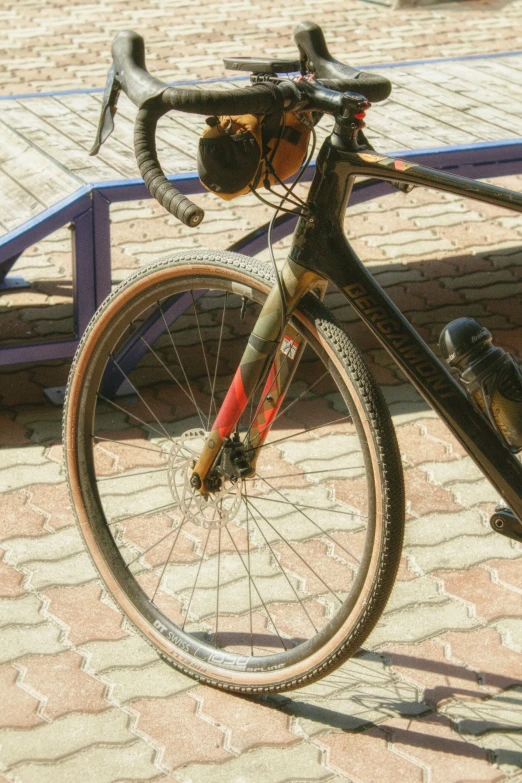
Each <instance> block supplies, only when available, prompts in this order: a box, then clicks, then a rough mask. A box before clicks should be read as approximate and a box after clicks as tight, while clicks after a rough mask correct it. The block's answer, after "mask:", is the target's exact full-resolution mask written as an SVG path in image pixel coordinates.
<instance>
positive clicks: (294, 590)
mask: <svg viewBox="0 0 522 783" xmlns="http://www.w3.org/2000/svg"><path fill="white" fill-rule="evenodd" d="M247 503H248V504H249V505H250V506H252V508H253V509H255V510H256V512H257V513H258V514H259V516H260V517H261V519H263V520H264V521H265V522H266V523H267V525H269V526H270V527H271V528H272V530H274V529H275V528H274V527H273V526H272V525H271V524H270V522H269V521H268V520H267V518H266V517H265V516H264V515H263V514H262V513H261V512H260V511H259V509H257V508H256V507H255V505H254V504H253V503H252V501H251V500H248V501H247ZM252 519H254V517H253V516H252ZM254 522H256V520H255V519H254ZM256 525H257V529H258V530H259V532H260V533H261V535H262V536H263V540H264V542H265V544H266V545H267V547H268V548H269V549H270V552H271V553H272V557H273V558H274V560H275V562H276V563H277V565H278V566H279V569H280V571H281V573H282V574H283V576H284V577H285V579H286V581H287V582H288V584H289V585H290V588H291V590H292V592H293V594H294V595H295V597H296V598H297V600H298V601H299V604H300V606H301V608H302V610H303V612H304V613H305V614H306V616H307V617H308V619H309V620H310V623H311V625H312V628H313V629H314V631H315V632H316V633H317V628H316V625H315V623H314V621H313V620H312V618H311V617H310V615H309V613H308V610H307V609H306V607H305V605H304V604H303V601H302V599H301V598H300V596H299V594H298V592H297V590H296V589H295V587H294V586H293V584H292V582H291V580H290V577H289V576H288V574H287V573H286V571H285V569H284V568H283V566H282V565H281V563H280V562H279V560H278V559H277V557H276V554H275V552H274V550H273V549H272V546H271V545H270V542H269V541H268V539H267V537H266V536H265V534H264V533H263V530H262V528H261V525H260V524H259V522H256ZM276 532H277V531H276ZM296 554H297V552H296ZM298 557H299V555H298ZM302 559H303V558H301V560H302ZM303 562H305V561H304V560H303ZM326 587H327V589H329V588H328V586H326Z"/></svg>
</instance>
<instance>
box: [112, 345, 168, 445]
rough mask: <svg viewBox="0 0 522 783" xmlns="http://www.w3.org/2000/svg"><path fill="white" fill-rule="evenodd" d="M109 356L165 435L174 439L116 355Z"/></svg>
mask: <svg viewBox="0 0 522 783" xmlns="http://www.w3.org/2000/svg"><path fill="white" fill-rule="evenodd" d="M109 356H110V358H111V361H113V362H114V364H115V365H116V367H117V368H118V370H119V371H120V372H121V374H122V375H123V377H124V378H125V380H126V381H127V383H128V384H130V386H132V388H133V389H134V391H135V392H136V394H137V395H138V397H139V398H140V400H141V401H142V403H143V404H144V405H145V407H146V408H147V410H148V411H149V413H150V414H151V416H153V417H154V420H155V421H156V422H157V424H159V426H160V427H161V429H162V430H163V432H164V433H165V437H166V438H168V439H169V440H172V438H171V437H170V435H169V433H168V432H167V430H166V429H165V427H164V426H163V424H162V423H161V421H160V420H159V419H158V417H157V416H156V414H155V413H154V411H153V410H152V408H151V407H150V405H149V404H148V403H147V402H146V401H145V400H144V399H143V397H142V396H141V394H140V393H139V391H138V389H137V387H136V386H135V385H134V384H133V383H132V381H131V380H130V378H129V376H128V375H126V374H125V372H124V371H123V370H122V369H121V367H120V365H119V364H118V362H117V361H116V359H115V358H114V356H113V355H112V354H109Z"/></svg>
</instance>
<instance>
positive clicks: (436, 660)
mask: <svg viewBox="0 0 522 783" xmlns="http://www.w3.org/2000/svg"><path fill="white" fill-rule="evenodd" d="M385 654H386V657H387V658H389V660H390V662H391V665H392V667H393V669H394V670H395V671H396V672H397V673H398V674H399V675H400V676H401V677H406V678H407V679H408V680H411V681H412V682H415V683H417V684H419V685H421V686H422V687H423V688H424V690H423V691H421V693H422V699H423V701H425V702H426V703H427V704H429V705H430V707H436V706H437V705H438V704H439V703H440V702H443V701H446V700H447V699H451V698H462V696H474V695H476V696H477V697H485V696H487V695H488V694H489V693H490V691H491V687H493V682H492V681H490V680H488V686H487V687H486V686H485V685H484V684H483V683H481V682H480V680H481V675H480V674H479V673H478V672H477V671H475V670H474V669H472V668H469V667H468V666H465V665H464V664H459V663H456V662H454V661H453V660H452V658H451V656H450V655H449V653H448V647H447V645H444V644H442V643H441V642H440V640H437V639H435V640H429V641H426V642H421V643H420V644H415V645H412V644H395V645H391V646H388V647H387V648H386V651H385Z"/></svg>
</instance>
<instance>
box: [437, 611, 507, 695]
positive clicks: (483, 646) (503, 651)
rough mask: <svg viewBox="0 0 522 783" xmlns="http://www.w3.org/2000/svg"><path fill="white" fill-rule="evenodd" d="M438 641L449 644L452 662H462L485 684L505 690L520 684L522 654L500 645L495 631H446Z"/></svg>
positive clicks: (490, 629) (499, 636) (485, 629)
mask: <svg viewBox="0 0 522 783" xmlns="http://www.w3.org/2000/svg"><path fill="white" fill-rule="evenodd" d="M519 624H520V623H519ZM441 640H442V641H443V642H445V643H448V644H449V645H450V649H451V658H452V660H454V661H460V662H465V663H466V664H467V665H468V666H471V667H473V669H474V670H475V671H477V672H480V674H481V677H482V681H483V682H484V683H485V684H486V685H492V686H493V687H495V688H507V687H509V686H510V685H514V684H517V683H519V682H521V681H522V654H521V653H520V652H516V651H514V650H511V649H509V648H508V647H506V646H505V645H503V644H502V638H501V634H500V633H499V631H498V630H496V629H495V628H477V629H476V630H474V631H472V632H471V633H459V632H453V633H451V632H448V633H444V634H443V635H442V636H441Z"/></svg>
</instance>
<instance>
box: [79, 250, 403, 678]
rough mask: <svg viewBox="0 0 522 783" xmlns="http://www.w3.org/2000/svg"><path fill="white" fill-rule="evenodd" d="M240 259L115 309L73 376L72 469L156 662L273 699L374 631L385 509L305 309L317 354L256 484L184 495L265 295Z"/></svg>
mask: <svg viewBox="0 0 522 783" xmlns="http://www.w3.org/2000/svg"><path fill="white" fill-rule="evenodd" d="M224 256H230V258H231V259H232V262H231V261H230V259H228V260H227V259H225V263H223V258H224ZM235 258H237V257H233V256H232V255H231V254H221V256H220V257H219V258H217V259H216V258H215V257H214V266H213V267H212V268H211V267H210V266H209V265H208V264H205V263H201V264H200V265H199V267H198V264H197V260H195V259H191V261H190V263H186V259H185V260H184V259H180V260H178V262H177V263H174V264H172V262H170V263H169V264H168V265H166V264H165V263H164V264H163V265H161V264H158V268H156V271H152V272H150V273H149V274H148V275H140V276H138V278H137V279H136V280H134V281H131V282H130V283H129V284H128V285H127V286H126V287H125V288H124V289H123V290H122V291H120V292H119V295H117V296H115V297H112V299H111V300H110V301H109V303H108V304H107V305H106V306H105V308H103V310H102V312H101V313H100V314H99V315H98V316H97V317H96V319H95V320H94V322H93V323H92V324H91V327H90V329H89V333H88V335H86V338H85V340H84V343H85V345H84V347H83V349H82V350H81V351H80V352H79V354H78V357H77V359H76V360H75V365H74V368H73V369H74V373H73V374H72V376H71V382H70V388H69V392H68V402H67V408H68V413H67V449H68V455H69V456H68V471H69V480H70V487H71V492H72V496H73V500H74V504H75V507H76V510H77V515H78V519H79V521H80V525H81V527H82V530H83V533H84V536H85V539H86V541H87V544H88V546H89V549H90V552H91V554H92V556H93V558H94V560H95V563H96V565H97V566H98V568H99V570H100V572H101V574H102V576H103V578H104V580H105V582H106V584H107V586H108V588H109V590H110V591H111V593H112V594H113V595H114V596H115V598H116V600H117V601H118V603H119V604H120V606H121V607H122V609H123V610H124V611H125V612H126V614H127V615H128V616H129V617H130V618H131V619H132V620H133V622H134V623H135V625H136V626H137V627H138V629H139V630H140V631H141V632H142V633H143V634H144V635H145V636H146V637H147V639H148V640H149V641H151V642H152V643H153V644H154V645H155V646H156V647H157V648H158V650H159V651H160V653H161V654H162V655H163V656H164V657H166V658H167V659H168V660H169V661H170V662H172V663H174V664H175V665H176V666H178V667H179V668H181V669H182V670H183V671H186V672H187V673H189V674H191V675H193V676H197V677H199V678H200V679H203V680H204V681H208V682H210V683H211V684H220V685H221V686H222V687H223V686H224V687H228V688H231V689H241V690H245V691H256V690H263V689H264V690H266V689H269V690H277V689H283V688H286V687H292V686H295V685H296V684H297V683H300V682H301V680H303V681H306V680H307V679H308V680H310V679H311V678H312V677H316V676H319V673H321V672H323V671H324V670H325V668H328V667H331V666H332V665H333V662H334V661H336V659H337V658H340V651H341V650H342V657H343V658H346V657H347V655H348V654H349V653H350V652H353V651H354V649H356V646H358V644H360V643H361V641H362V639H363V637H364V635H366V634H367V633H368V632H369V630H370V628H371V626H372V625H373V624H374V622H375V619H376V618H375V617H374V618H373V619H372V621H371V622H368V618H367V616H368V611H367V610H368V606H369V605H370V604H371V601H369V597H370V594H371V593H372V591H374V590H375V585H376V584H377V583H379V580H380V576H381V572H382V569H383V543H382V542H383V525H384V523H385V516H386V514H385V509H384V508H383V504H384V505H386V502H387V501H386V497H385V493H384V492H383V487H382V482H381V479H380V472H379V469H378V463H379V461H382V460H381V456H380V455H377V453H376V451H375V445H374V434H373V433H372V431H371V428H369V425H368V421H367V419H368V417H367V415H366V413H365V410H364V402H363V400H362V395H361V389H357V388H356V387H355V386H354V383H353V379H351V378H350V376H349V375H347V373H346V368H345V367H344V366H343V364H342V362H341V361H340V359H339V356H338V355H337V354H336V352H335V350H334V347H333V346H332V344H331V343H332V340H331V336H330V337H329V336H328V334H327V333H326V332H327V331H328V330H326V332H325V330H324V329H322V330H321V329H320V328H318V327H317V323H316V321H315V320H314V319H313V318H311V317H310V315H309V314H308V313H307V312H306V308H305V309H303V311H302V312H299V313H298V314H297V315H296V317H295V318H294V321H293V323H294V325H295V326H296V327H297V328H298V329H299V331H300V334H301V335H302V336H303V337H304V338H305V339H306V342H307V347H306V349H305V352H304V354H303V357H302V359H301V362H300V364H299V366H298V368H297V371H296V373H295V375H294V378H293V381H292V384H291V386H290V388H289V390H288V392H287V396H286V398H285V401H284V403H283V405H282V408H281V409H280V411H279V413H278V416H277V418H276V420H275V421H274V424H273V426H272V429H271V432H270V435H269V437H268V439H267V443H266V445H264V446H263V448H262V450H261V453H260V454H259V459H258V462H257V466H256V474H255V476H253V477H252V478H250V479H239V480H238V481H236V482H231V481H223V482H222V484H221V486H220V487H217V488H216V490H215V491H214V492H212V493H209V494H208V495H207V496H203V495H201V494H200V493H197V491H195V490H194V489H193V488H192V487H191V486H190V483H189V479H190V475H191V471H192V465H193V462H194V460H195V459H196V458H197V455H198V453H199V450H200V449H201V447H202V445H203V441H204V438H205V436H206V434H207V433H208V431H209V428H210V426H211V424H212V422H213V419H214V418H215V415H216V413H217V410H218V409H219V404H220V401H221V400H222V399H223V397H224V395H225V393H226V391H227V389H228V386H229V384H230V381H231V379H232V376H233V373H234V370H235V368H236V366H237V364H238V363H239V360H240V358H241V355H242V352H243V349H244V347H245V344H246V340H247V339H248V336H249V334H250V332H251V330H252V327H253V325H254V323H255V320H256V317H257V314H258V313H259V310H260V307H261V303H262V301H263V300H264V298H265V296H266V293H267V292H268V290H269V285H268V284H267V281H266V280H263V279H259V278H258V279H256V278H255V277H254V276H253V275H252V273H251V272H250V271H249V270H248V269H247V270H244V269H242V268H241V267H240V268H238V263H237V261H236V262H235V263H234V259H235ZM216 260H217V261H219V260H221V261H222V265H221V266H219V265H217V266H216V264H215V262H216ZM249 265H250V266H252V265H253V267H254V269H255V264H252V262H251V261H249ZM234 266H235V268H234ZM265 277H266V274H265ZM318 306H319V305H318V303H313V302H312V309H313V308H314V307H318ZM288 361H291V359H290V358H288ZM260 402H262V400H260V399H259V392H258V394H257V396H256V398H255V399H254V400H253V401H251V404H250V405H249V406H248V407H247V409H246V411H245V414H244V416H243V419H242V421H241V422H240V425H239V433H240V435H241V436H242V437H243V436H244V434H245V433H246V432H247V431H248V428H249V425H250V423H251V421H252V417H253V416H254V415H255V412H256V410H257V409H258V407H259V404H260ZM388 555H389V553H388ZM395 559H396V558H395ZM389 560H390V558H389V556H388V561H389ZM394 568H395V566H393V565H392V567H391V569H389V573H388V577H390V574H391V573H392V572H393V573H394ZM381 581H382V579H381ZM385 581H388V582H389V581H390V578H388V579H387V580H385ZM384 592H385V593H386V596H384V599H383V600H385V598H386V597H387V592H389V589H388V588H386V589H385V590H384ZM383 600H380V602H377V603H379V612H380V609H381V608H382V605H383ZM365 607H366V608H365ZM370 608H371V607H370ZM374 614H375V610H374ZM355 631H356V632H355ZM350 632H351V633H352V635H353V638H352V640H351V644H350V645H347V641H346V640H347V635H348V634H349V633H350Z"/></svg>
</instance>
